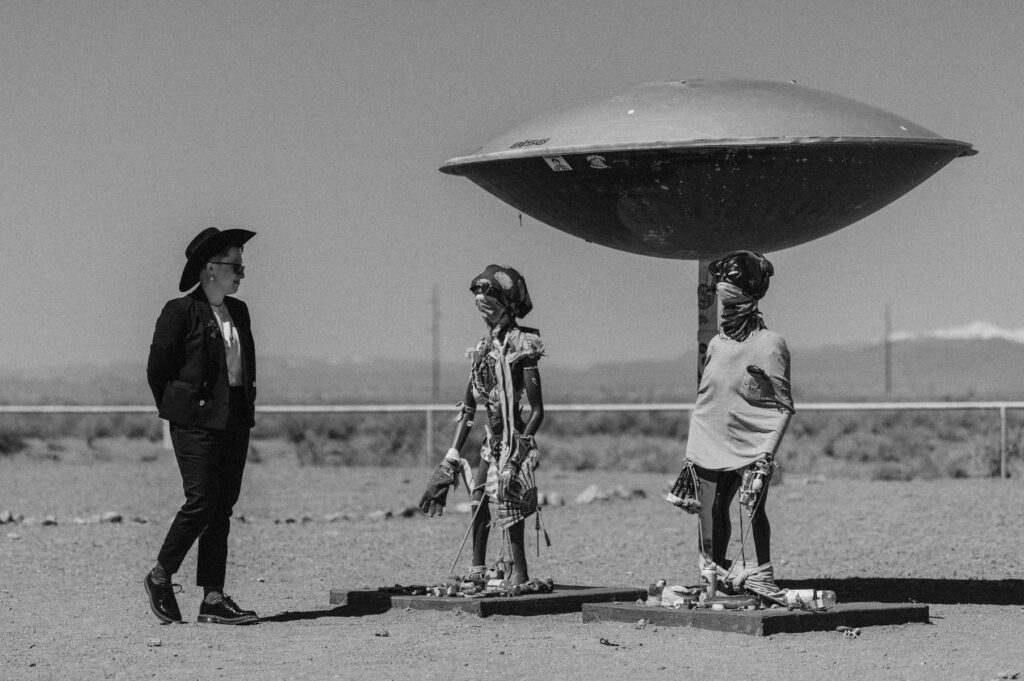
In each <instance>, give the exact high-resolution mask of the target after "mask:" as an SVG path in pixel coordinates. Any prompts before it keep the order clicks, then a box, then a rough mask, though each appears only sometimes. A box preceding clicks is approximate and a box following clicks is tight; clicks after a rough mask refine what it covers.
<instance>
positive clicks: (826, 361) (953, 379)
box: [0, 324, 1024, 404]
mask: <svg viewBox="0 0 1024 681" xmlns="http://www.w3.org/2000/svg"><path fill="white" fill-rule="evenodd" d="M791 351H792V355H793V376H792V377H793V386H794V393H795V397H796V399H797V400H798V401H822V400H829V401H842V400H861V399H867V400H878V399H887V398H892V399H1015V400H1018V399H1024V329H1019V330H1017V331H1007V330H1004V329H999V328H998V327H994V326H992V325H988V324H972V325H969V326H966V327H961V328H959V329H940V330H937V331H934V332H930V333H924V334H918V335H910V334H899V335H895V334H894V336H893V341H892V342H891V343H890V351H891V365H892V373H891V390H890V392H889V393H888V394H887V393H886V389H885V388H886V385H885V373H886V372H885V354H886V353H885V346H884V344H882V343H875V344H857V345H836V346H828V347H817V348H800V347H792V348H791ZM259 363H260V364H259V373H260V375H259V390H260V398H259V401H260V403H261V404H317V403H324V404H361V403H371V404H373V403H430V402H433V401H434V399H433V398H432V394H431V393H432V385H431V384H432V379H431V375H432V372H431V366H430V363H429V362H427V361H413V360H385V359H380V360H371V361H362V362H330V361H326V360H317V359H295V358H281V357H272V356H262V357H260V358H259ZM541 367H542V370H541V373H542V376H543V388H544V395H545V399H546V401H547V402H549V403H567V402H575V403H582V402H618V401H628V402H667V401H691V400H692V399H693V398H694V393H695V387H696V386H695V382H696V360H695V358H694V356H693V355H692V354H688V355H683V356H681V357H680V358H679V359H676V360H657V361H654V360H652V361H642V360H639V361H629V362H605V363H600V364H595V365H593V366H589V367H586V368H583V369H580V368H574V367H569V366H565V365H559V364H557V363H555V362H553V361H546V362H544V363H542V365H541ZM467 371H468V367H467V365H466V364H464V363H445V364H443V365H442V366H441V381H440V386H439V390H438V396H437V400H438V401H439V402H441V403H449V402H450V403H455V402H457V401H459V400H460V399H461V398H462V394H463V391H464V390H465V386H466V379H467V376H468V374H467ZM151 400H152V398H151V396H150V394H149V388H148V386H147V385H146V380H145V367H144V365H143V363H142V360H140V361H139V362H136V363H122V364H117V365H105V366H97V365H80V366H69V367H63V368H61V369H59V370H47V371H42V370H32V371H27V370H22V371H14V370H9V371H6V372H3V373H0V402H2V403H4V404H57V403H64V404H149V403H150V402H151Z"/></svg>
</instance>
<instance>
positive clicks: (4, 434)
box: [0, 430, 28, 456]
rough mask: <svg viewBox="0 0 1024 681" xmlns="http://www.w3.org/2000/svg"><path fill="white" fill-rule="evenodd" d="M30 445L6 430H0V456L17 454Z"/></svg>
mask: <svg viewBox="0 0 1024 681" xmlns="http://www.w3.org/2000/svg"><path fill="white" fill-rule="evenodd" d="M26 447H28V445H27V444H26V443H25V441H24V440H22V439H21V438H20V437H18V435H17V434H15V433H12V432H10V431H6V430H0V456H7V455H10V454H17V453H18V452H20V451H23V450H24V449H25V448H26Z"/></svg>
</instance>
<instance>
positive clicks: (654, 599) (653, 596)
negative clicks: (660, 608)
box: [647, 579, 668, 605]
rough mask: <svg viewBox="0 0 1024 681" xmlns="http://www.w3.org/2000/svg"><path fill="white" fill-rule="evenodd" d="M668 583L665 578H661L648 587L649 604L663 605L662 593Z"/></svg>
mask: <svg viewBox="0 0 1024 681" xmlns="http://www.w3.org/2000/svg"><path fill="white" fill-rule="evenodd" d="M667 584H668V582H666V581H665V580H664V579H659V580H658V581H656V582H655V583H654V584H651V585H650V586H649V587H647V605H661V594H662V592H663V591H664V590H665V586H666V585H667Z"/></svg>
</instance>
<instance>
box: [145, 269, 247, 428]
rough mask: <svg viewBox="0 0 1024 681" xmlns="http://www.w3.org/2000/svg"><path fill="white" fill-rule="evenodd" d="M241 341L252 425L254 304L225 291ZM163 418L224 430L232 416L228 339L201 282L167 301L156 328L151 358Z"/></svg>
mask: <svg viewBox="0 0 1024 681" xmlns="http://www.w3.org/2000/svg"><path fill="white" fill-rule="evenodd" d="M224 302H225V303H226V304H227V306H228V312H229V313H230V314H231V319H232V320H233V321H234V323H235V326H236V327H237V328H238V338H239V341H240V343H241V346H242V372H243V377H242V379H243V385H244V387H245V397H246V400H245V407H246V411H247V417H248V423H249V427H250V428H252V427H253V426H254V425H256V422H255V420H254V418H253V413H254V411H255V406H254V405H255V402H256V350H255V347H254V345H253V339H252V328H251V326H250V320H249V308H248V307H246V305H245V303H243V302H242V301H241V300H238V299H237V298H231V297H225V298H224ZM146 378H147V379H148V380H149V387H150V390H152V391H153V399H154V400H155V401H156V406H157V409H158V410H159V412H160V418H162V419H167V420H168V421H170V422H171V423H175V424H179V425H183V426H191V427H194V428H208V429H211V430H224V429H225V428H226V427H227V421H228V395H229V386H228V367H227V358H226V356H225V352H224V340H223V338H222V337H221V331H220V326H219V325H218V324H217V320H216V318H215V317H214V316H213V309H212V308H211V307H210V303H209V302H208V301H207V299H206V294H205V293H204V292H203V289H202V287H200V286H197V287H196V288H195V290H194V291H192V292H191V293H189V294H188V295H186V296H184V297H181V298H175V299H174V300H170V301H168V302H167V304H166V305H164V309H163V311H161V312H160V317H159V318H158V319H157V320H156V330H154V331H153V343H152V344H151V345H150V346H149V361H148V362H147V364H146Z"/></svg>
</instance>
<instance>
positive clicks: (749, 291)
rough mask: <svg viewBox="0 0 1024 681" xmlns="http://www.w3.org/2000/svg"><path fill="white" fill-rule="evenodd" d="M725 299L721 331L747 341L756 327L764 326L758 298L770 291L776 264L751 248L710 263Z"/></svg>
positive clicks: (722, 296)
mask: <svg viewBox="0 0 1024 681" xmlns="http://www.w3.org/2000/svg"><path fill="white" fill-rule="evenodd" d="M708 272H709V273H710V274H711V276H712V277H714V279H715V283H716V290H717V293H718V297H719V299H720V300H721V301H722V314H721V318H720V320H719V321H720V325H721V330H722V333H724V334H725V335H726V336H728V337H729V338H731V339H733V340H735V341H744V340H746V339H747V337H748V336H749V335H750V334H751V333H753V332H754V331H757V330H760V329H763V328H765V326H764V320H763V319H762V318H761V313H760V312H759V311H758V309H757V301H759V300H760V299H761V298H763V297H764V294H765V293H767V292H768V280H769V278H770V277H771V276H772V275H773V274H775V268H773V267H772V264H771V263H770V262H768V258H766V257H764V256H763V255H761V254H760V253H754V252H752V251H733V252H732V253H729V254H728V255H726V256H725V257H724V258H720V259H719V260H715V261H714V262H712V263H711V264H710V265H708Z"/></svg>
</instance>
